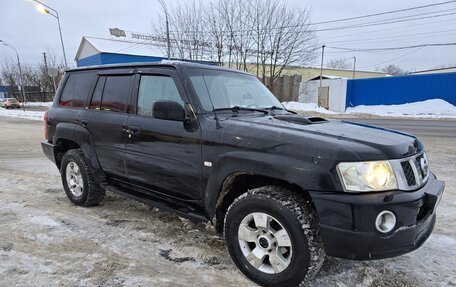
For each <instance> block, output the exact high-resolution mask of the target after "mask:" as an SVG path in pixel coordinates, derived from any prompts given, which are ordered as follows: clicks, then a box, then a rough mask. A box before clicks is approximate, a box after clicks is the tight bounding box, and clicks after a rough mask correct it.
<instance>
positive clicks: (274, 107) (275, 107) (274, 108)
mask: <svg viewBox="0 0 456 287" xmlns="http://www.w3.org/2000/svg"><path fill="white" fill-rule="evenodd" d="M264 109H265V110H283V108H280V107H278V106H272V107H267V108H264Z"/></svg>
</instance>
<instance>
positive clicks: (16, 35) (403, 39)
mask: <svg viewBox="0 0 456 287" xmlns="http://www.w3.org/2000/svg"><path fill="white" fill-rule="evenodd" d="M165 1H166V0H165ZM181 1H185V0H181ZM202 1H209V0H202ZM42 2H44V3H46V4H47V5H49V6H51V7H53V8H54V9H56V10H58V12H59V16H60V19H61V25H62V31H63V38H64V43H65V47H66V52H67V59H68V62H69V64H70V65H71V66H74V65H75V62H74V57H75V54H76V51H77V48H78V46H79V43H80V40H81V37H82V36H94V37H104V38H109V31H108V29H109V28H113V27H119V28H121V29H125V30H128V31H136V32H144V33H149V32H150V31H151V22H152V21H154V19H157V17H158V13H159V11H160V9H159V6H158V4H157V2H156V1H153V0H129V1H127V0H124V1H120V0H97V1H95V0H77V1H76V0H74V1H69V0H42ZM167 2H169V5H170V6H171V7H172V3H173V2H174V1H167ZM437 2H444V0H434V1H423V0H401V1H397V0H381V1H366V0H351V1H350V0H326V1H321V0H289V1H286V3H287V4H288V5H290V6H291V7H301V8H307V9H310V10H311V15H312V17H311V21H312V22H322V21H328V20H333V19H341V18H347V17H354V16H360V15H365V14H372V13H379V12H384V11H389V10H396V9H402V8H409V7H414V6H421V5H426V4H430V3H437ZM0 7H1V10H0V11H1V13H0V39H1V40H3V41H5V42H8V43H9V44H11V45H13V46H14V47H16V49H17V50H18V52H19V54H20V57H21V59H22V62H23V63H24V64H25V65H36V64H37V63H38V62H39V61H40V60H41V58H42V56H43V55H42V53H43V52H44V51H48V50H49V51H52V52H53V53H55V54H56V55H57V56H58V57H62V52H61V47H60V40H59V35H58V28H57V21H56V19H55V18H53V17H51V16H49V15H43V14H40V13H38V12H37V11H36V10H35V7H34V4H33V3H32V2H30V0H0ZM171 9H172V8H171ZM429 12H435V13H434V14H426V15H422V16H416V17H423V16H424V17H429V16H434V15H441V14H451V13H456V1H455V2H454V3H450V4H447V5H442V6H435V7H430V8H426V9H420V10H414V11H408V12H405V13H400V14H390V15H385V16H383V17H379V18H367V19H362V20H357V21H347V22H338V23H333V24H325V25H319V26H317V27H316V28H317V29H324V28H330V27H336V26H344V25H351V24H356V23H365V22H371V21H376V20H380V19H392V18H397V17H403V16H408V15H419V14H423V13H429ZM317 37H318V40H319V42H320V43H322V44H323V43H324V44H326V45H327V46H328V48H327V50H326V51H327V52H328V53H327V54H326V55H325V58H326V59H327V60H329V59H331V58H347V59H348V58H350V57H353V56H356V58H357V68H358V69H362V70H375V69H376V68H377V69H378V68H379V67H384V66H386V65H388V64H397V65H399V66H400V67H402V68H404V69H408V70H423V69H431V68H435V67H436V66H438V65H455V66H456V46H447V47H425V48H415V49H407V50H394V51H375V52H372V51H371V52H347V51H341V50H336V49H333V48H331V47H345V48H361V49H365V48H379V47H381V48H383V47H399V46H411V45H419V44H427V43H449V42H456V14H454V15H447V16H443V17H436V18H428V19H422V20H419V21H410V22H402V23H394V24H389V25H382V26H373V27H364V28H357V29H345V30H333V31H324V32H317ZM10 56H14V54H13V52H12V51H11V50H10V49H8V48H6V47H4V46H0V60H3V58H4V57H10ZM351 61H352V60H347V62H348V63H350V65H351V63H352V62H351ZM325 62H327V61H326V60H325ZM312 65H313V66H319V60H318V59H317V60H316V61H315V62H314V63H312Z"/></svg>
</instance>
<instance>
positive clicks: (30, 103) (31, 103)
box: [25, 102, 52, 107]
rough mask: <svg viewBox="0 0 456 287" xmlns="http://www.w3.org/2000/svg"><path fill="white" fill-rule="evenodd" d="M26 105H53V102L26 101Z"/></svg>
mask: <svg viewBox="0 0 456 287" xmlns="http://www.w3.org/2000/svg"><path fill="white" fill-rule="evenodd" d="M25 106H26V107H51V106H52V102H28V103H25Z"/></svg>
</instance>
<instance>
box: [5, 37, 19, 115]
mask: <svg viewBox="0 0 456 287" xmlns="http://www.w3.org/2000/svg"><path fill="white" fill-rule="evenodd" d="M0 44H3V46H6V47H8V48H10V49H12V50H13V51H14V52H15V53H16V58H17V66H18V67H19V79H20V81H21V82H20V84H21V94H22V108H23V110H24V112H25V93H24V85H23V84H24V78H23V77H22V68H21V61H20V60H19V53H18V52H17V50H16V48H14V47H13V46H11V45H9V44H8V43H6V42H5V41H3V40H0Z"/></svg>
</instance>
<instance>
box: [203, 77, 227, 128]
mask: <svg viewBox="0 0 456 287" xmlns="http://www.w3.org/2000/svg"><path fill="white" fill-rule="evenodd" d="M201 77H203V81H204V86H205V87H206V91H207V95H208V96H209V101H210V102H211V106H212V112H214V120H215V128H216V129H221V128H222V126H221V125H220V121H219V118H218V116H217V113H216V112H215V107H214V102H213V101H212V97H211V93H210V92H209V88H208V87H207V83H206V78H204V75H201Z"/></svg>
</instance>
